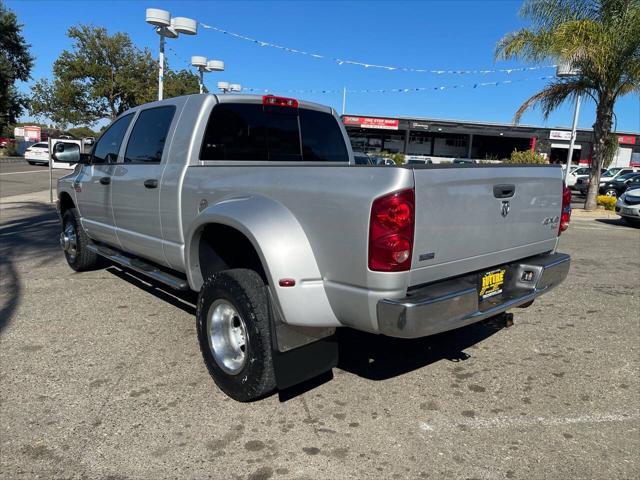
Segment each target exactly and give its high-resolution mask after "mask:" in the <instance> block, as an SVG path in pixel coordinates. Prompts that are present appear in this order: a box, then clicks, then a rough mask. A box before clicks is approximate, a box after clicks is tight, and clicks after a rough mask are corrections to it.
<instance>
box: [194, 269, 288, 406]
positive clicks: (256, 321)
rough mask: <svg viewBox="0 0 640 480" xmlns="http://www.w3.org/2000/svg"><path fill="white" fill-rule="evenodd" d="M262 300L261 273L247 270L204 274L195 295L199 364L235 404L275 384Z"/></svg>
mask: <svg viewBox="0 0 640 480" xmlns="http://www.w3.org/2000/svg"><path fill="white" fill-rule="evenodd" d="M267 298H268V297H267V291H266V288H265V285H264V282H263V281H262V278H260V275H258V274H257V273H256V272H254V271H253V270H247V269H234V270H225V271H222V272H218V273H215V274H213V275H211V276H209V277H208V278H207V279H206V280H205V282H204V285H203V286H202V289H201V290H200V294H199V296H198V308H197V311H196V328H197V332H198V341H199V343H200V350H201V352H202V356H203V358H204V363H205V365H206V366H207V369H208V370H209V374H210V375H211V377H212V378H213V380H214V381H215V382H216V384H217V385H218V387H220V389H221V390H222V391H223V392H224V393H226V394H227V395H228V396H229V397H231V398H233V399H234V400H237V401H240V402H249V401H253V400H257V399H259V398H262V397H264V396H266V395H268V394H269V393H271V392H272V391H273V390H274V389H275V387H276V382H275V373H274V367H273V360H272V356H271V322H270V314H269V305H268V300H267Z"/></svg>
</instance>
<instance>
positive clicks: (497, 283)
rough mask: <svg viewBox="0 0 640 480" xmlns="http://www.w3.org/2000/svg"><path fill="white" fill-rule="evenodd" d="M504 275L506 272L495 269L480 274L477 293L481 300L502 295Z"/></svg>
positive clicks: (501, 269) (502, 269)
mask: <svg viewBox="0 0 640 480" xmlns="http://www.w3.org/2000/svg"><path fill="white" fill-rule="evenodd" d="M505 273H506V270H505V269H504V268H497V269H495V270H491V271H489V272H485V273H484V274H482V276H481V277H480V292H479V293H478V295H479V296H480V299H481V300H485V299H487V298H490V297H494V296H496V295H500V294H501V293H502V285H503V284H504V276H505Z"/></svg>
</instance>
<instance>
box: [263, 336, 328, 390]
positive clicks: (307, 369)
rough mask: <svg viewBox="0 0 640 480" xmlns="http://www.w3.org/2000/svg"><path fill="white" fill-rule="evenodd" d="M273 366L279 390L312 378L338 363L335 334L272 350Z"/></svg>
mask: <svg viewBox="0 0 640 480" xmlns="http://www.w3.org/2000/svg"><path fill="white" fill-rule="evenodd" d="M272 355H273V367H274V369H275V374H276V385H277V386H278V389H279V390H283V389H285V388H289V387H292V386H294V385H297V384H299V383H302V382H304V381H306V380H309V379H311V378H314V377H316V376H318V375H321V374H323V373H325V372H328V371H329V370H331V369H332V368H333V367H335V366H336V365H338V342H337V340H336V336H335V335H331V336H330V337H326V338H323V339H321V340H318V341H315V342H313V343H309V344H307V345H303V346H301V347H298V348H295V349H293V350H289V351H286V352H279V351H278V350H277V349H274V350H273V354H272Z"/></svg>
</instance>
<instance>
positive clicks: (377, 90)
mask: <svg viewBox="0 0 640 480" xmlns="http://www.w3.org/2000/svg"><path fill="white" fill-rule="evenodd" d="M553 78H555V76H553V75H547V76H542V77H531V78H519V79H508V80H500V81H496V82H478V83H468V84H460V85H440V86H435V87H411V88H366V89H355V90H350V89H346V90H344V92H345V93H349V94H357V93H412V92H426V91H441V90H454V89H461V88H467V89H474V88H481V87H496V86H498V85H508V84H511V83H519V82H529V81H532V80H550V79H553ZM242 91H243V92H248V93H271V92H274V91H277V92H278V93H315V94H318V93H320V94H323V93H324V94H327V93H329V94H338V93H343V90H342V89H308V90H304V89H284V90H283V89H271V88H252V87H244V88H243V89H242Z"/></svg>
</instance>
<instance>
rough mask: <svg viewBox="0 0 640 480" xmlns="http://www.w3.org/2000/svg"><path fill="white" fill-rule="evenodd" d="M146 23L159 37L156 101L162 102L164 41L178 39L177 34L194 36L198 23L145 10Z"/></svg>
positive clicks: (155, 9) (164, 11)
mask: <svg viewBox="0 0 640 480" xmlns="http://www.w3.org/2000/svg"><path fill="white" fill-rule="evenodd" d="M146 21H147V23H149V24H151V25H153V26H154V27H156V33H157V34H158V35H160V55H159V56H158V100H162V90H163V81H164V39H165V38H178V35H179V34H181V33H182V34H183V35H196V34H197V33H198V22H196V21H195V20H193V19H191V18H186V17H174V18H171V14H170V13H169V12H167V11H166V10H160V9H158V8H147V11H146Z"/></svg>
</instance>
